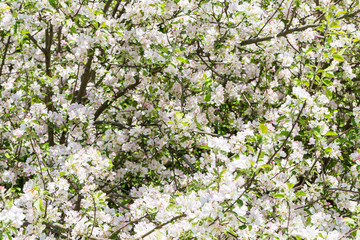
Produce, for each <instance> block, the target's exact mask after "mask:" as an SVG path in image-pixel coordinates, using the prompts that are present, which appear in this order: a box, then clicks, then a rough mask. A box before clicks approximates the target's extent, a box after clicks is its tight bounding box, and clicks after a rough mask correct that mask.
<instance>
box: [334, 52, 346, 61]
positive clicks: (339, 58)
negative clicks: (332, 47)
mask: <svg viewBox="0 0 360 240" xmlns="http://www.w3.org/2000/svg"><path fill="white" fill-rule="evenodd" d="M333 58H334V59H335V60H336V61H339V62H343V61H344V58H343V57H342V56H341V55H339V54H334V55H333Z"/></svg>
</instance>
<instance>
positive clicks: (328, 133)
mask: <svg viewBox="0 0 360 240" xmlns="http://www.w3.org/2000/svg"><path fill="white" fill-rule="evenodd" d="M325 135H326V136H336V135H338V134H337V133H336V132H332V131H329V132H327V133H326V134H325Z"/></svg>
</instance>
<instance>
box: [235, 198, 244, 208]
mask: <svg viewBox="0 0 360 240" xmlns="http://www.w3.org/2000/svg"><path fill="white" fill-rule="evenodd" d="M236 202H237V204H238V205H239V207H242V206H243V205H244V203H243V201H242V200H241V199H238V200H236Z"/></svg>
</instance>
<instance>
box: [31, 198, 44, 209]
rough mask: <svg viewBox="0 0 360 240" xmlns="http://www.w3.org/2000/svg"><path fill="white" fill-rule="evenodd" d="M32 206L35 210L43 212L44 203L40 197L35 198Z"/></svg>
mask: <svg viewBox="0 0 360 240" xmlns="http://www.w3.org/2000/svg"><path fill="white" fill-rule="evenodd" d="M34 207H35V208H36V210H38V211H39V212H45V209H44V205H43V201H42V199H40V198H39V199H38V200H36V202H35V203H34Z"/></svg>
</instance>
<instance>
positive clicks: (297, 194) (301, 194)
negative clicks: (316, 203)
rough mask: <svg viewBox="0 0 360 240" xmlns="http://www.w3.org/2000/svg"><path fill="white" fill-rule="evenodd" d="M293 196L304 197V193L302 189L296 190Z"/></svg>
mask: <svg viewBox="0 0 360 240" xmlns="http://www.w3.org/2000/svg"><path fill="white" fill-rule="evenodd" d="M295 196H297V197H306V193H305V192H304V191H297V192H296V193H295Z"/></svg>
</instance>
